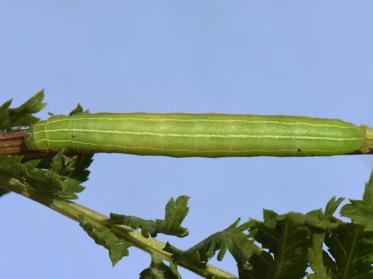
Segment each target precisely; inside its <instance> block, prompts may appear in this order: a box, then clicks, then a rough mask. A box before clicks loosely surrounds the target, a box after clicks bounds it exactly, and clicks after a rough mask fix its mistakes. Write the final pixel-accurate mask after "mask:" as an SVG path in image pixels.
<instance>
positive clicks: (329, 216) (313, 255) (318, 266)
mask: <svg viewBox="0 0 373 279" xmlns="http://www.w3.org/2000/svg"><path fill="white" fill-rule="evenodd" d="M343 200H344V199H343V198H339V199H336V198H335V197H333V198H331V199H330V200H329V202H328V204H327V206H326V208H325V212H324V213H323V212H322V210H314V211H312V212H309V213H308V215H309V216H313V217H315V218H318V219H319V220H320V221H323V222H326V225H325V229H324V230H321V231H320V230H315V229H314V227H311V247H309V248H308V253H307V255H308V260H309V265H310V267H311V269H312V271H313V272H314V273H313V274H308V275H307V278H308V279H332V277H331V274H330V273H331V271H330V270H329V269H328V266H329V265H328V264H327V259H328V256H327V254H326V253H325V251H324V250H323V247H324V241H325V236H326V235H327V234H328V233H330V231H331V230H332V229H333V228H336V226H337V225H338V222H337V219H336V218H334V217H333V215H334V213H335V211H336V210H337V208H338V207H339V205H340V204H341V202H342V201H343Z"/></svg>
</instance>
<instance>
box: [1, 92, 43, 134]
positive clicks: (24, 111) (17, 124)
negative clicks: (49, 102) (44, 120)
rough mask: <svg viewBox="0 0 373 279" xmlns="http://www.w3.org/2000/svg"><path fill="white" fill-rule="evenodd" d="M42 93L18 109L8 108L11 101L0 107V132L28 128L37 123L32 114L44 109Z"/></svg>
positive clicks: (37, 119)
mask: <svg viewBox="0 0 373 279" xmlns="http://www.w3.org/2000/svg"><path fill="white" fill-rule="evenodd" d="M43 98H44V92H43V91H40V92H38V93H36V94H35V95H34V96H32V97H31V98H30V99H29V100H27V101H26V102H25V103H23V104H22V105H20V106H19V107H18V108H10V105H11V100H9V101H7V102H5V103H4V104H3V105H2V106H1V107H0V130H10V129H13V128H22V127H28V126H30V125H31V124H33V123H35V122H37V121H39V118H37V117H35V116H34V115H33V114H35V113H37V112H39V111H40V110H41V109H43V108H44V107H45V103H43V102H42V101H43Z"/></svg>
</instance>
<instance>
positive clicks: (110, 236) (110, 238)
mask: <svg viewBox="0 0 373 279" xmlns="http://www.w3.org/2000/svg"><path fill="white" fill-rule="evenodd" d="M80 226H81V227H82V228H83V230H84V231H85V232H86V233H87V234H88V235H89V236H90V237H91V238H92V239H93V240H94V241H95V242H96V243H97V244H98V245H101V246H103V247H105V248H106V249H108V251H109V257H110V260H111V263H112V265H113V266H114V265H116V264H117V263H118V262H119V261H120V260H121V259H122V258H123V257H124V256H128V248H129V247H131V244H130V243H129V242H128V241H125V240H123V239H119V238H118V237H117V236H116V235H115V234H114V233H113V232H112V231H111V230H110V229H109V228H107V227H104V226H97V225H94V224H93V223H90V222H89V221H88V219H87V218H84V217H81V220H80Z"/></svg>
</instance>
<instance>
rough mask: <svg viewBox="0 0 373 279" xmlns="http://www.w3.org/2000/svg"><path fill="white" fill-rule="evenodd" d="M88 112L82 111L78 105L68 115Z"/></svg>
mask: <svg viewBox="0 0 373 279" xmlns="http://www.w3.org/2000/svg"><path fill="white" fill-rule="evenodd" d="M88 112H89V110H84V109H83V107H82V106H81V104H78V105H77V106H76V107H75V108H74V109H73V110H72V111H71V112H70V113H69V115H70V116H71V115H75V114H81V113H88Z"/></svg>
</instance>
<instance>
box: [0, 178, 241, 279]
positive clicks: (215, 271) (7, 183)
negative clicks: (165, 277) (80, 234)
mask: <svg viewBox="0 0 373 279" xmlns="http://www.w3.org/2000/svg"><path fill="white" fill-rule="evenodd" d="M0 188H3V189H5V190H8V191H12V192H15V193H18V194H20V195H22V196H24V197H26V198H29V199H32V200H34V201H36V202H38V203H40V204H43V205H45V206H47V207H49V208H51V209H53V210H54V211H57V212H59V213H61V214H62V215H64V216H66V217H68V218H70V219H72V220H75V221H77V222H79V218H80V216H82V215H83V216H84V217H86V218H87V219H89V220H90V221H92V222H94V223H97V224H99V225H101V226H108V222H107V220H108V217H107V216H105V215H102V214H101V213H98V212H96V211H94V210H92V209H89V208H87V207H84V206H82V205H80V204H77V203H75V202H72V201H68V200H64V199H60V198H55V197H52V196H50V195H46V194H44V193H40V192H37V191H35V190H33V189H32V188H31V187H28V186H26V185H24V184H23V183H21V182H20V181H18V180H17V179H14V178H10V179H9V178H6V177H2V176H0ZM110 228H111V229H112V231H113V232H114V233H115V234H116V235H117V236H118V237H121V238H123V239H125V240H127V241H129V242H130V243H132V244H133V245H134V246H136V247H137V248H139V249H141V250H144V251H146V252H148V253H151V254H152V253H153V254H154V253H156V254H157V255H159V256H160V257H161V258H162V259H164V260H167V261H171V260H172V254H170V253H168V252H166V251H164V250H163V248H164V247H165V245H166V244H165V243H163V242H161V241H158V240H156V239H154V238H151V237H149V238H146V237H144V236H142V234H141V233H140V232H138V231H136V230H134V229H132V228H130V227H128V226H124V225H110ZM178 265H180V266H182V267H184V268H186V269H188V270H190V271H192V272H194V273H196V274H199V275H201V276H202V277H205V278H221V279H237V277H236V276H234V275H232V274H230V273H228V272H226V271H223V270H221V269H219V268H217V267H214V266H212V265H206V266H205V267H197V266H194V265H191V264H189V263H188V262H184V261H180V262H178Z"/></svg>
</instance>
